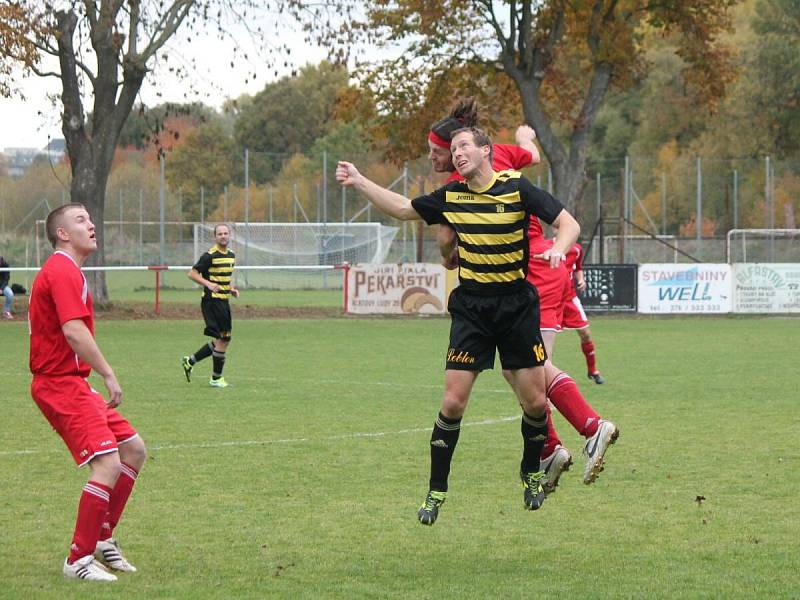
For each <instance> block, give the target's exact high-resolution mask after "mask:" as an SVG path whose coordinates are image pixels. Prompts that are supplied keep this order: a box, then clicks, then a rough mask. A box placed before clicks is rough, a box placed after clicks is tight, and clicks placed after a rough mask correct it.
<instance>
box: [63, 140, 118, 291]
mask: <svg viewBox="0 0 800 600" xmlns="http://www.w3.org/2000/svg"><path fill="white" fill-rule="evenodd" d="M93 146H94V144H93V143H91V142H89V143H86V144H84V145H83V146H82V148H83V152H81V153H80V154H79V155H78V156H76V157H70V158H71V159H72V161H73V162H72V186H71V189H70V193H71V196H72V202H80V203H81V204H83V205H84V206H85V207H86V210H87V211H88V212H89V215H90V216H91V219H92V223H94V228H95V235H96V237H97V250H96V251H95V252H94V254H92V255H91V256H89V258H88V260H87V261H86V266H92V267H93V266H103V265H105V264H106V253H105V235H104V234H105V231H104V229H105V227H104V221H105V205H106V184H107V182H108V175H109V173H110V171H111V165H110V164H102V163H100V164H98V162H100V161H95V160H93V157H94V156H97V154H99V153H96V152H95V151H94V147H93ZM75 159H77V160H75ZM85 275H86V281H87V282H88V283H89V289H90V290H91V293H92V298H93V299H94V301H95V302H96V303H97V304H98V305H101V306H102V305H104V304H107V303H108V301H109V296H108V287H107V286H106V277H105V275H106V274H105V271H87V272H86V273H85Z"/></svg>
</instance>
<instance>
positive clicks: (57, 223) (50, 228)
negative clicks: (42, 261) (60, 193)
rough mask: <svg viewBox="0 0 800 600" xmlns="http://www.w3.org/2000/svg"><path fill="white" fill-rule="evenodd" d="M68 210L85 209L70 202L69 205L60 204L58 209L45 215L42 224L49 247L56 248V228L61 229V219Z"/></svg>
mask: <svg viewBox="0 0 800 600" xmlns="http://www.w3.org/2000/svg"><path fill="white" fill-rule="evenodd" d="M70 208H83V209H86V207H85V206H84V205H83V204H80V203H79V202H70V203H69V204H62V205H61V206H59V207H58V208H54V209H53V210H51V211H50V214H49V215H47V219H46V220H45V222H44V229H45V231H46V232H47V239H48V240H50V245H51V246H53V248H55V247H56V242H57V241H58V233H57V232H58V228H59V227H61V217H62V216H63V215H64V213H65V212H67V211H68V210H69V209H70Z"/></svg>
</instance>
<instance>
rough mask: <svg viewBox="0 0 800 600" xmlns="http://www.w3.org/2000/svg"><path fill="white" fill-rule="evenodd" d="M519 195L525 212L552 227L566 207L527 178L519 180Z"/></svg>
mask: <svg viewBox="0 0 800 600" xmlns="http://www.w3.org/2000/svg"><path fill="white" fill-rule="evenodd" d="M519 194H520V198H522V204H523V205H524V206H525V210H527V211H528V212H529V213H531V214H534V215H536V216H537V217H539V218H540V219H541V220H542V221H544V222H545V223H547V224H548V225H552V223H553V221H555V220H556V217H558V214H559V213H560V212H561V211H562V210H564V205H563V204H561V202H559V201H558V200H556V199H555V198H553V196H551V195H550V194H548V193H547V192H545V191H544V190H543V189H541V188H538V187H536V186H535V185H533V184H532V183H531V182H530V181H528V179H526V178H525V177H520V178H519Z"/></svg>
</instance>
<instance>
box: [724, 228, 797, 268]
mask: <svg viewBox="0 0 800 600" xmlns="http://www.w3.org/2000/svg"><path fill="white" fill-rule="evenodd" d="M727 239H728V242H727V255H728V263H731V264H732V263H747V262H749V263H798V262H800V229H731V230H730V231H729V232H728V236H727Z"/></svg>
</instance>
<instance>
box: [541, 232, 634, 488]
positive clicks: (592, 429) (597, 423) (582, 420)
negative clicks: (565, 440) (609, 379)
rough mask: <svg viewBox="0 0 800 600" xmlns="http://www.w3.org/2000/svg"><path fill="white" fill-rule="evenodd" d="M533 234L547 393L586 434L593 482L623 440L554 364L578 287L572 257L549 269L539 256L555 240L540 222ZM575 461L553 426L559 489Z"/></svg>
mask: <svg viewBox="0 0 800 600" xmlns="http://www.w3.org/2000/svg"><path fill="white" fill-rule="evenodd" d="M532 221H533V220H532ZM528 235H529V239H528V244H529V247H530V251H529V256H530V258H529V262H530V264H529V267H528V281H530V282H531V283H532V284H533V285H534V286H536V288H537V289H538V290H539V302H540V306H541V318H540V327H541V330H542V340H543V341H544V345H545V349H546V350H547V356H548V361H547V363H546V364H545V375H546V377H547V397H548V398H549V399H550V402H551V403H552V404H553V406H555V407H556V409H558V412H560V413H561V414H562V415H563V416H564V418H565V419H566V420H567V421H568V422H569V423H570V425H572V426H573V427H574V428H575V430H576V431H577V432H578V433H579V434H580V435H581V436H583V437H585V438H586V444H585V445H584V448H583V454H584V456H585V457H586V466H585V467H584V471H583V482H584V483H586V484H590V483H592V482H593V481H595V480H596V479H597V476H598V475H599V474H600V472H601V471H602V470H603V464H604V457H605V453H606V450H607V449H608V447H609V446H610V445H611V444H613V443H614V442H615V441H616V440H617V437H618V436H619V429H618V428H617V426H616V425H614V423H612V422H611V421H608V420H605V419H602V418H601V417H600V415H599V414H598V413H597V412H596V411H595V410H594V409H593V408H592V406H591V405H590V404H589V403H588V402H587V401H586V399H585V398H584V397H583V394H581V392H580V389H579V388H578V385H577V384H576V383H575V381H574V380H573V379H572V377H570V376H569V375H568V374H567V373H565V372H563V371H562V370H561V369H559V368H558V367H557V366H555V364H553V360H552V359H553V354H554V351H555V340H556V334H557V333H558V332H559V331H560V330H561V322H562V314H563V306H564V304H563V300H564V297H565V294H566V291H565V290H566V288H567V287H569V286H571V285H572V280H571V278H570V275H569V272H568V271H567V268H566V260H564V261H563V262H562V265H561V266H560V267H559V268H557V269H552V268H550V269H548V268H546V266H547V265H546V264H545V263H544V262H543V261H542V260H541V259H540V258H538V257H539V256H541V255H542V253H543V252H545V251H546V250H548V249H550V248H552V245H553V240H547V239H545V238H544V237H543V235H542V228H541V225H540V224H539V223H538V222H537V223H533V222H531V224H530V227H529V230H528ZM571 462H572V457H571V456H570V454H569V451H568V450H567V449H566V448H564V446H563V445H562V444H561V440H560V439H559V437H558V434H557V432H556V430H555V428H554V427H548V439H547V441H546V442H545V446H544V449H543V450H542V465H543V468H544V469H545V471H546V473H547V475H548V481H550V482H551V483H552V487H553V488H554V487H555V485H557V484H558V478H559V477H560V473H561V472H562V471H564V470H567V469H568V468H569V465H570V464H571ZM548 468H549V470H548Z"/></svg>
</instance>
